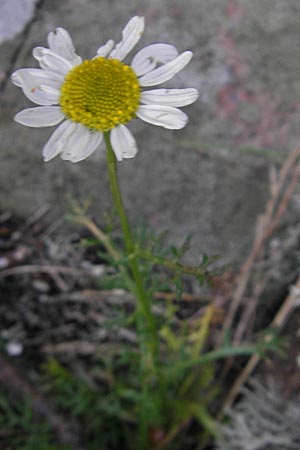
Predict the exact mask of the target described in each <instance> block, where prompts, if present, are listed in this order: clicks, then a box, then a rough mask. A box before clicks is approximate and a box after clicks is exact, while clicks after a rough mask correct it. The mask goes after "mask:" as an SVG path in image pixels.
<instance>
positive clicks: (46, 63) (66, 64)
mask: <svg viewBox="0 0 300 450" xmlns="http://www.w3.org/2000/svg"><path fill="white" fill-rule="evenodd" d="M32 54H33V56H34V58H35V59H36V60H37V61H38V62H39V65H40V67H41V68H42V69H46V70H51V71H52V72H55V73H58V74H60V75H62V76H65V75H66V74H67V73H68V72H69V71H70V70H71V69H73V67H75V66H76V65H77V64H74V63H73V62H71V61H69V60H68V59H66V58H63V57H62V56H60V55H58V54H57V53H55V52H53V51H52V50H49V49H48V48H45V47H35V48H34V49H33V51H32Z"/></svg>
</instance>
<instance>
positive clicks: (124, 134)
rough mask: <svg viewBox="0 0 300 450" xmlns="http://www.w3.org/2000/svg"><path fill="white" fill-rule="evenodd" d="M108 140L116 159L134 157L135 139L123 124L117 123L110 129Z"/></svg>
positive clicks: (136, 149) (135, 149)
mask: <svg viewBox="0 0 300 450" xmlns="http://www.w3.org/2000/svg"><path fill="white" fill-rule="evenodd" d="M110 142H111V145H112V148H113V151H114V153H115V155H116V158H117V160H118V161H122V160H123V158H134V157H135V155H136V154H137V152H138V148H137V145H136V141H135V139H134V137H133V136H132V134H131V133H130V131H129V130H128V128H127V127H125V125H118V126H117V127H116V128H113V129H112V130H111V133H110Z"/></svg>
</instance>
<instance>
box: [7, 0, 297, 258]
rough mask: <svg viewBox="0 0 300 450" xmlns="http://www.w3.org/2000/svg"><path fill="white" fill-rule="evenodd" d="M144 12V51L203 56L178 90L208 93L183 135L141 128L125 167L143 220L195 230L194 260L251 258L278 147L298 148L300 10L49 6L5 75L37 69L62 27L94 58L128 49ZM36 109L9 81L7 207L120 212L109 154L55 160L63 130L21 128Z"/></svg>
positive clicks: (213, 2)
mask: <svg viewBox="0 0 300 450" xmlns="http://www.w3.org/2000/svg"><path fill="white" fill-rule="evenodd" d="M133 15H144V16H145V19H146V30H145V33H144V36H143V38H142V40H141V42H140V43H139V45H138V47H137V48H141V47H143V46H145V45H147V44H150V43H152V42H159V41H161V42H169V43H172V44H174V45H176V46H177V47H178V49H179V50H180V51H184V50H186V49H191V50H192V51H193V52H194V54H195V55H194V59H193V61H192V63H190V65H189V66H188V67H187V68H186V69H185V70H184V71H183V72H182V73H180V74H179V75H178V76H177V77H175V78H174V79H173V80H171V81H170V82H169V83H168V86H170V87H196V88H198V89H199V91H200V99H199V100H198V102H197V103H196V104H195V105H192V106H191V107H188V108H187V109H186V111H187V112H188V114H189V116H190V122H189V125H188V126H187V127H186V128H185V129H184V130H182V131H169V130H164V129H160V128H158V127H154V126H151V125H148V124H145V123H141V122H139V121H136V122H133V123H132V125H131V129H132V130H133V131H134V133H135V136H136V139H137V142H138V145H139V148H140V153H139V155H138V156H137V157H136V158H135V159H134V160H129V161H126V162H123V163H121V164H120V165H119V169H120V177H121V182H122V187H123V190H124V199H125V202H126V205H127V207H128V209H129V211H130V215H131V217H132V220H133V221H139V220H140V219H141V218H144V217H145V218H146V219H147V220H148V221H149V222H150V224H151V225H153V226H154V227H155V228H157V229H161V228H168V229H170V231H171V235H172V236H173V238H174V239H175V240H177V241H181V240H182V239H183V238H184V237H185V236H186V235H187V234H192V235H193V236H194V240H193V242H194V246H193V251H192V254H193V256H194V257H195V256H196V255H198V254H199V253H201V252H204V251H205V252H208V253H209V254H212V253H213V254H216V253H218V254H220V255H222V256H224V258H225V259H226V260H229V261H232V260H233V261H236V260H239V259H240V258H241V257H242V256H243V255H244V254H245V252H246V251H247V249H248V248H249V245H250V242H251V237H252V233H253V225H254V222H255V218H256V216H257V214H258V213H259V212H260V211H261V210H262V208H263V205H264V202H265V199H266V198H267V194H268V192H267V191H268V169H269V166H270V164H272V163H273V155H274V151H276V152H277V153H278V154H281V155H283V154H284V152H287V151H288V149H290V148H291V147H292V146H293V145H294V144H295V143H296V142H297V141H298V130H299V125H298V123H299V119H300V117H299V111H300V77H299V73H300V58H299V56H300V55H299V52H300V50H299V48H300V47H299V25H298V24H299V22H300V3H299V1H298V0H252V1H251V2H249V1H246V0H237V1H229V0H210V1H209V2H208V1H206V0H185V1H183V0H164V2H161V1H158V0H131V1H130V2H129V1H124V2H119V1H112V0H101V1H99V0H98V1H97V0H65V1H64V2H61V1H59V0H44V1H42V2H41V3H40V6H39V8H38V9H37V11H36V13H35V15H34V20H32V23H31V25H30V27H29V28H27V32H26V34H25V35H23V40H22V41H21V42H22V45H19V44H18V43H19V42H20V39H21V38H22V35H21V36H20V35H19V37H17V38H15V39H14V40H12V41H10V47H7V44H6V47H1V49H3V48H5V55H6V56H5V58H4V59H2V58H1V59H0V70H2V73H3V74H4V75H3V76H4V78H5V74H6V73H7V71H10V72H11V71H13V70H15V69H16V68H20V67H35V66H36V64H35V61H34V59H33V58H32V56H31V50H32V48H33V47H34V46H37V45H44V44H46V35H47V33H48V32H49V31H50V30H52V29H53V28H55V27H57V26H63V27H65V28H67V29H68V30H69V32H70V33H71V35H72V37H73V40H74V43H75V45H76V48H77V51H78V53H79V54H80V55H82V56H84V57H85V58H90V57H92V56H93V55H94V54H95V51H96V49H97V48H98V47H99V46H100V45H101V44H102V43H104V42H106V40H107V39H109V38H113V39H115V40H116V41H118V39H120V33H121V30H122V28H123V27H124V25H125V24H126V22H127V21H128V19H129V18H130V17H131V16H133ZM18 45H19V46H18ZM16 48H17V49H18V51H16ZM133 54H134V52H133ZM4 81H5V80H4ZM29 104H30V102H29V101H27V99H25V98H24V96H23V95H22V94H21V92H20V91H19V89H17V88H16V87H15V86H12V85H11V83H10V82H7V83H4V90H3V91H2V93H1V113H0V114H1V117H0V119H1V125H0V143H1V144H0V145H1V152H0V209H2V210H3V209H5V210H7V209H11V210H14V211H16V212H17V213H18V214H20V215H23V216H28V215H29V214H30V213H32V212H33V211H34V210H36V209H37V208H38V207H40V206H41V205H43V204H44V203H48V204H49V205H51V207H52V208H53V217H57V216H61V215H63V214H65V213H67V197H68V196H69V195H74V196H78V198H80V199H85V198H87V197H88V198H92V199H94V202H95V203H94V211H95V213H97V214H99V217H101V214H103V213H104V212H105V211H107V210H109V209H110V208H111V198H110V194H109V189H108V182H107V175H106V168H105V156H104V152H103V149H102V152H98V153H97V154H95V155H93V156H92V157H91V158H89V160H87V161H84V162H82V163H79V164H71V163H66V162H63V161H61V160H60V159H56V160H55V161H52V162H50V163H47V164H45V163H43V161H42V156H41V150H42V147H43V144H44V143H45V142H46V140H47V138H48V136H49V135H50V134H51V133H52V131H53V128H49V129H29V128H26V127H22V126H21V125H18V124H15V123H14V122H13V120H12V118H13V115H14V114H15V112H17V111H18V110H20V109H22V108H24V107H28V106H29ZM253 148H256V149H265V150H266V151H261V152H260V153H257V152H253V151H251V149H253ZM242 149H243V150H244V149H247V150H248V151H247V152H246V153H245V152H244V151H241V150H242Z"/></svg>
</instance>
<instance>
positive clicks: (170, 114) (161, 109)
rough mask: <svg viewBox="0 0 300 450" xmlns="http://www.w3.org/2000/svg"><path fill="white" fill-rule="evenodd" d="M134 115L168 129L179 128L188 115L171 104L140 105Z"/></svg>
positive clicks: (185, 122) (183, 124)
mask: <svg viewBox="0 0 300 450" xmlns="http://www.w3.org/2000/svg"><path fill="white" fill-rule="evenodd" d="M136 115H137V116H138V117H139V118H140V119H142V120H144V121H145V122H148V123H152V124H153V125H158V126H160V127H164V128H168V129H170V130H179V129H181V128H183V127H185V125H186V124H187V121H188V116H187V115H186V114H185V113H184V112H183V111H180V109H177V108H173V107H172V106H160V105H142V106H140V107H139V109H138V110H137V112H136Z"/></svg>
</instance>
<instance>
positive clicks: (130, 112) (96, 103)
mask: <svg viewBox="0 0 300 450" xmlns="http://www.w3.org/2000/svg"><path fill="white" fill-rule="evenodd" d="M140 96H141V91H140V85H139V82H138V79H137V76H136V74H135V72H134V71H133V69H132V68H131V67H129V66H126V65H125V64H123V63H121V62H120V61H118V60H117V59H106V58H102V57H99V58H95V59H92V60H90V61H84V62H83V63H82V64H80V65H79V66H76V67H74V69H72V70H70V72H69V73H68V74H67V75H66V77H65V81H64V83H63V85H62V87H61V96H60V106H61V108H62V110H63V112H64V113H65V115H66V116H67V117H68V118H69V119H71V120H73V121H74V122H79V123H82V124H83V125H85V126H86V127H88V128H91V129H93V130H98V131H108V130H111V129H112V128H114V127H115V126H117V125H119V124H124V123H127V122H129V121H130V120H131V119H132V118H133V117H135V112H136V110H137V109H138V107H139V101H140Z"/></svg>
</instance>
